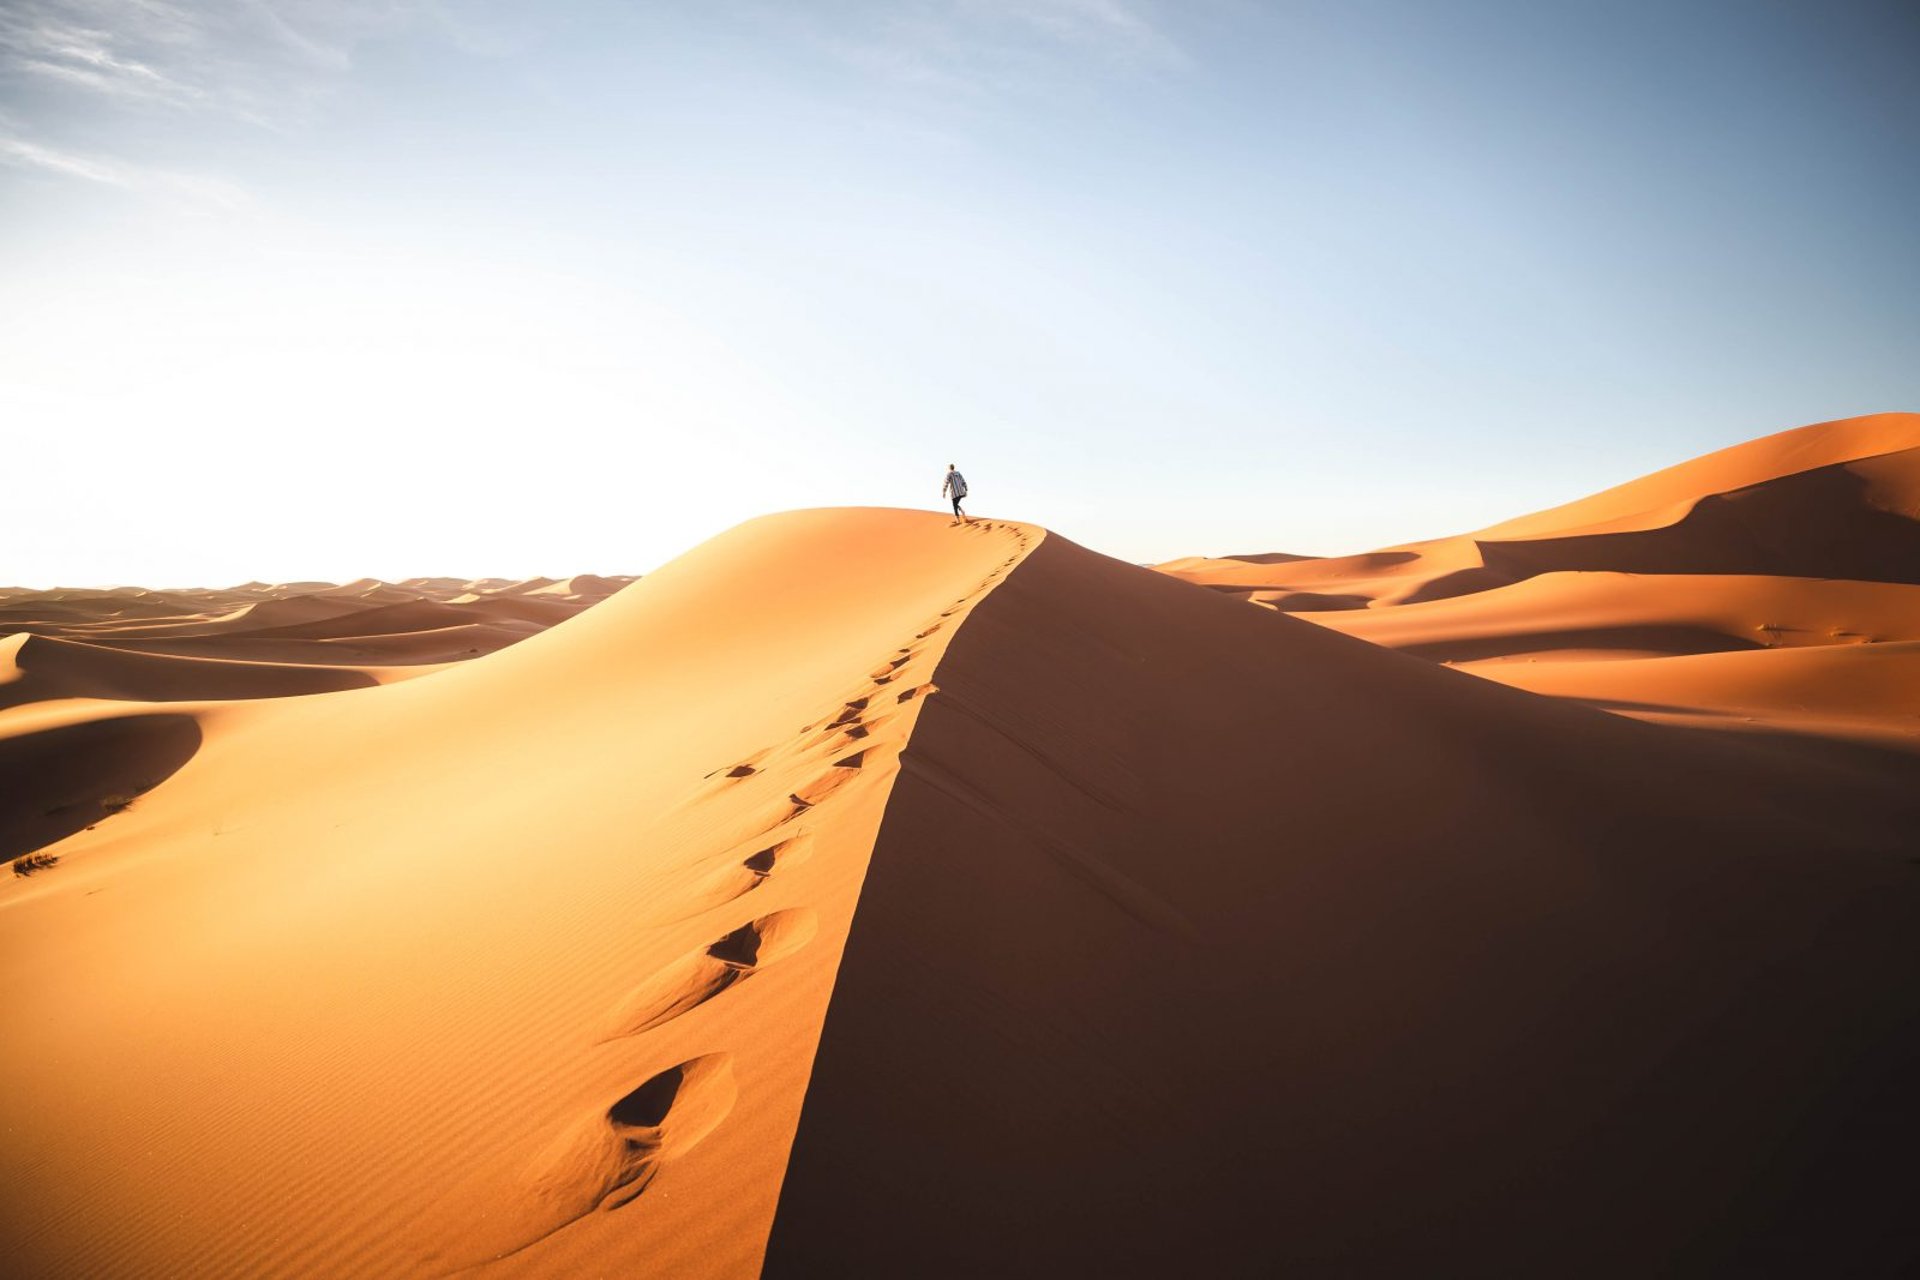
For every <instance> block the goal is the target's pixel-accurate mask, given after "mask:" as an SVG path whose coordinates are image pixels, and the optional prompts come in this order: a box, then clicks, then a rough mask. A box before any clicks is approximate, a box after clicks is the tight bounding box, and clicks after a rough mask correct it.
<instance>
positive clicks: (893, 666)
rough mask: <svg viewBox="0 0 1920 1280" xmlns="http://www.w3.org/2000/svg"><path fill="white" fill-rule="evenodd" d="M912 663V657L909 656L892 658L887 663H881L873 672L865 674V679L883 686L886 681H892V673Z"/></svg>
mask: <svg viewBox="0 0 1920 1280" xmlns="http://www.w3.org/2000/svg"><path fill="white" fill-rule="evenodd" d="M912 661H913V657H912V655H910V654H909V655H905V656H902V657H898V658H894V659H892V660H891V661H888V662H883V663H881V664H880V665H879V666H877V667H875V668H874V669H873V670H871V671H869V672H867V679H869V680H873V681H876V682H879V683H883V684H884V683H885V682H886V681H888V680H891V679H893V675H894V672H896V671H898V670H899V669H900V668H901V667H904V666H906V665H907V664H908V663H909V662H912Z"/></svg>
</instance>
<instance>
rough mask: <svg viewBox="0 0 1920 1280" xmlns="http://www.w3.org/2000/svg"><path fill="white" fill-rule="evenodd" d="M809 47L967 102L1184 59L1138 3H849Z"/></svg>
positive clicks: (821, 25) (813, 25)
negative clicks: (1093, 71) (1103, 72)
mask: <svg viewBox="0 0 1920 1280" xmlns="http://www.w3.org/2000/svg"><path fill="white" fill-rule="evenodd" d="M809 28H810V32H809V33H810V35H811V38H812V40H813V43H814V44H815V45H816V46H817V47H820V48H823V49H825V50H826V51H828V52H829V53H831V54H832V55H833V56H835V57H836V58H838V59H839V60H840V61H842V62H844V63H847V64H848V65H849V66H851V67H852V68H854V69H855V70H857V71H860V72H863V73H866V74H869V75H872V76H875V77H876V78H879V79H881V80H884V81H887V82H889V83H892V84H894V85H896V86H897V87H900V88H904V89H909V90H915V91H919V92H931V93H936V94H939V95H941V96H945V97H950V98H957V99H969V98H985V97H989V96H993V97H998V96H1004V95H1006V94H1009V93H1026V92H1031V91H1035V90H1041V89H1045V88H1046V87H1048V86H1050V85H1051V84H1053V83H1055V82H1057V81H1059V80H1060V79H1062V78H1065V77H1073V76H1079V75H1084V74H1085V73H1086V72H1087V71H1088V70H1089V69H1090V68H1096V69H1104V70H1111V71H1120V72H1132V73H1140V72H1160V71H1169V70H1179V69H1182V68H1185V67H1186V66H1188V65H1189V61H1190V60H1189V59H1188V57H1187V55H1186V53H1185V52H1184V50H1182V49H1181V47H1180V45H1179V44H1178V43H1177V42H1176V41H1175V40H1174V38H1173V37H1172V36H1171V35H1170V34H1168V32H1167V31H1166V30H1165V28H1164V27H1163V26H1162V25H1161V23H1160V22H1159V21H1158V20H1157V19H1156V16H1155V13H1154V11H1153V10H1152V9H1150V8H1149V7H1148V6H1147V5H1145V4H1143V3H1141V2H1140V0H917V2H912V3H886V4H877V5H876V4H865V3H862V4H855V5H852V6H848V7H845V8H841V9H838V10H837V11H835V12H833V13H832V14H831V15H829V16H820V15H815V16H814V17H813V18H812V19H811V21H810V23H809Z"/></svg>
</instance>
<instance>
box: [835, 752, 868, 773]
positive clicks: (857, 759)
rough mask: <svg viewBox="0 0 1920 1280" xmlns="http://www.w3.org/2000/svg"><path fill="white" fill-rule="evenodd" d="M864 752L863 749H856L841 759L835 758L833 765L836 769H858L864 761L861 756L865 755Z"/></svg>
mask: <svg viewBox="0 0 1920 1280" xmlns="http://www.w3.org/2000/svg"><path fill="white" fill-rule="evenodd" d="M866 754H867V753H866V752H865V751H864V750H863V751H856V752H854V753H853V754H852V755H850V756H846V757H844V758H842V759H839V760H835V761H834V762H833V767H834V768H836V769H858V768H859V767H860V766H861V764H862V763H863V762H864V760H863V758H864V757H865V756H866Z"/></svg>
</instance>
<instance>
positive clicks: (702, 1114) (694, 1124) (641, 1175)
mask: <svg viewBox="0 0 1920 1280" xmlns="http://www.w3.org/2000/svg"><path fill="white" fill-rule="evenodd" d="M738 1097H739V1088H738V1087H737V1086H736V1085H735V1084H734V1081H733V1057H732V1055H731V1054H726V1053H709V1054H706V1055H704V1056H703V1057H698V1058H689V1059H688V1060H687V1061H685V1062H683V1063H681V1064H680V1065H679V1066H676V1067H668V1068H667V1069H666V1070H665V1071H662V1072H661V1073H660V1074H658V1075H656V1076H653V1077H651V1078H649V1079H648V1080H647V1081H646V1082H644V1083H643V1084H641V1085H640V1086H639V1087H638V1088H636V1089H634V1090H633V1091H632V1092H630V1093H628V1094H626V1095H624V1096H623V1097H621V1098H620V1099H619V1100H618V1101H616V1102H615V1103H614V1104H613V1105H612V1106H610V1107H608V1108H607V1109H606V1111H605V1112H604V1113H603V1114H599V1115H594V1116H591V1117H589V1118H588V1119H587V1120H585V1121H583V1122H582V1123H580V1124H579V1125H576V1126H575V1127H574V1128H573V1129H571V1130H569V1131H568V1132H566V1133H564V1134H562V1135H561V1136H560V1137H559V1138H558V1139H556V1140H555V1141H554V1143H553V1144H552V1145H551V1146H549V1147H548V1148H547V1149H546V1150H545V1151H543V1152H541V1153H540V1155H539V1156H538V1157H536V1158H535V1159H534V1160H533V1162H532V1163H531V1165H530V1166H529V1167H528V1170H527V1181H528V1183H529V1187H528V1191H529V1194H530V1197H531V1199H532V1200H533V1201H534V1202H535V1203H537V1204H539V1205H541V1206H542V1207H543V1208H545V1209H546V1210H547V1211H548V1212H547V1213H545V1214H543V1215H542V1216H543V1217H544V1218H545V1219H546V1220H547V1222H549V1223H551V1225H549V1226H548V1227H547V1229H546V1230H545V1231H542V1232H541V1233H540V1236H538V1237H536V1239H541V1238H544V1237H546V1236H549V1235H551V1234H553V1233H554V1232H555V1231H558V1230H559V1229H560V1228H561V1227H564V1226H566V1225H567V1224H568V1223H570V1222H573V1221H575V1220H576V1219H579V1218H584V1217H586V1216H587V1215H588V1214H589V1213H593V1212H594V1211H596V1210H612V1209H618V1208H620V1207H621V1206H622V1205H627V1204H631V1203H633V1201H634V1200H636V1199H637V1198H639V1196H640V1195H641V1193H643V1192H644V1191H646V1189H647V1187H648V1186H649V1185H650V1184H651V1183H652V1182H653V1180H654V1179H655V1178H656V1177H658V1176H659V1174H660V1170H661V1169H662V1168H663V1167H665V1166H666V1165H667V1164H668V1163H669V1162H670V1161H672V1160H674V1159H676V1158H678V1157H680V1156H683V1155H685V1154H686V1153H687V1152H689V1151H691V1150H693V1148H694V1147H696V1146H698V1145H699V1144H700V1141H701V1139H703V1138H705V1137H706V1136H707V1135H708V1134H710V1133H712V1132H713V1131H714V1129H715V1128H717V1127H718V1126H719V1124H720V1122H721V1121H722V1120H724V1119H726V1116H727V1112H729V1111H731V1110H732V1109H733V1104H734V1100H735V1099H736V1098H738ZM527 1243H529V1244H531V1243H533V1241H528V1242H527ZM523 1247H524V1246H523Z"/></svg>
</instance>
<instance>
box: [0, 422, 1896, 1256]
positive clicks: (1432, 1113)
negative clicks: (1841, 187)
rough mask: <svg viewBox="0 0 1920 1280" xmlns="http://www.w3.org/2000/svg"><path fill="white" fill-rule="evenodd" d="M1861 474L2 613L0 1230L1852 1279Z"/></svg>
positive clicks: (1890, 823) (1801, 431)
mask: <svg viewBox="0 0 1920 1280" xmlns="http://www.w3.org/2000/svg"><path fill="white" fill-rule="evenodd" d="M1916 460H1920V414H1882V415H1876V416H1874V417H1870V418H1860V419H1850V420H1842V421H1837V422H1829V423H1821V424H1816V425H1813V426H1808V427H1803V428H1797V429H1794V430H1790V431H1786V432H1782V433H1778V434H1775V435H1771V436H1766V437H1761V438H1758V439H1756V440H1754V441H1752V442H1750V443H1748V444H1745V445H1740V446H1736V447H1734V448H1732V449H1728V450H1723V451H1721V452H1719V453H1716V454H1713V455H1709V456H1706V457H1703V458H1697V459H1693V460H1689V461H1684V462H1680V463H1678V464H1677V465H1675V466H1673V467H1671V468H1669V469H1667V470H1664V471H1661V472H1658V473H1656V474H1653V475H1650V476H1648V477H1645V478H1643V479H1641V480H1638V481H1634V482H1631V483H1629V484H1626V485H1622V486H1619V487H1616V488H1614V489H1611V490H1608V491H1605V492H1603V493H1600V494H1596V495H1595V496H1593V497H1591V498H1588V499H1585V500H1581V501H1578V502H1575V503H1572V504H1569V505H1566V506H1562V507H1558V508H1554V509H1550V510H1546V511H1542V512H1538V513H1535V514H1533V515H1530V516H1522V517H1516V518H1514V519H1512V520H1509V521H1506V522H1503V523H1501V524H1499V525H1496V526H1493V527H1492V528H1490V529H1489V530H1486V531H1484V532H1482V533H1477V534H1471V535H1462V536H1454V537H1443V538H1440V539H1437V540H1433V541H1430V542H1425V543H1414V544H1408V545H1405V546H1402V547H1397V548H1383V549H1381V550H1378V551H1374V552H1367V553H1360V554H1356V555H1350V556H1343V557H1334V558H1328V559H1314V558H1306V557H1299V556H1295V555H1292V554H1286V553H1255V554H1249V555H1245V556H1241V557H1234V558H1206V557H1191V558H1187V559H1183V560H1176V561H1171V562H1168V563H1165V564H1162V565H1159V566H1157V567H1151V568H1150V567H1143V566H1138V565H1133V564H1129V563H1126V562H1123V561H1119V560H1114V559H1111V558H1109V557H1106V556H1102V555H1099V554H1097V553H1096V552H1093V551H1090V550H1087V549H1084V548H1082V547H1080V546H1077V545H1075V544H1074V543H1072V542H1070V541H1068V540H1067V539H1065V538H1063V537H1061V536H1059V535H1058V534H1054V533H1050V532H1048V531H1047V530H1045V529H1044V528H1042V527H1040V526H1038V525H1033V524H1027V523H1021V522H1017V521H1009V520H1007V519H1004V518H1002V517H1000V516H998V515H995V514H988V513H985V512H982V513H977V514H976V513H969V514H967V515H966V516H964V517H955V516H954V515H952V514H951V513H948V512H944V511H943V512H931V511H926V510H920V511H909V510H903V509H882V508H864V509H862V508H837V509H822V510H805V511H795V512H786V513H781V514H776V515H769V516H766V517H762V518H760V519H757V520H754V521H750V522H749V523H747V524H745V525H742V526H740V527H738V528H736V529H733V530H731V531H729V532H727V533H725V534H722V535H721V536H719V537H717V538H715V539H712V540H711V541H709V542H706V543H702V544H701V545H699V546H697V547H694V548H692V549H690V550H689V551H687V552H686V553H685V554H683V555H681V556H679V557H677V558H676V559H674V560H673V561H671V562H669V563H668V564H666V565H664V566H662V567H661V568H660V569H658V570H657V571H655V572H653V573H650V574H647V575H644V576H641V577H637V578H631V579H623V578H618V577H612V578H609V577H593V576H582V577H578V578H573V579H557V580H556V579H535V580H529V581H523V582H518V583H513V582H505V581H490V582H489V581H476V580H451V579H447V580H430V579H416V580H412V581H410V582H407V583H404V584H387V583H380V582H377V581H374V580H361V581H357V582H353V583H349V584H345V585H340V586H331V585H322V584H312V583H303V584H292V585H290V586H266V585H264V584H247V585H246V586H243V587H240V588H233V589H228V590H220V591H207V592H198V593H196V592H190V591H178V590H176V591H172V592H164V593H163V592H143V591H138V590H126V589H121V590H113V591H97V592H86V591H74V590H69V591H57V592H41V593H22V592H7V593H4V594H0V630H5V631H7V632H9V633H10V635H9V636H8V638H7V639H6V640H5V641H4V642H0V653H3V654H4V655H5V658H6V661H7V667H6V668H5V669H4V670H0V770H4V773H5V775H6V776H7V778H8V780H9V785H8V786H7V787H6V788H5V790H4V795H5V797H6V800H5V805H4V812H0V840H3V841H4V848H5V852H6V855H7V856H8V858H9V859H10V860H11V862H12V866H13V870H14V875H12V876H9V877H5V878H4V880H3V881H0V938H3V939H4V941H0V965H3V966H4V968H3V969H0V974H3V975H4V979H5V984H6V987H7V989H8V991H9V993H10V994H9V997H8V1000H7V1001H6V1003H5V1013H4V1019H5V1022H6V1024H7V1038H8V1043H9V1044H12V1045H15V1046H18V1047H21V1048H23V1049H25V1050H26V1052H21V1053H16V1054H13V1055H9V1056H8V1058H7V1060H6V1062H5V1064H4V1066H0V1097H5V1098H6V1100H7V1101H6V1115H7V1133H8V1139H7V1142H6V1144H5V1148H4V1152H0V1160H4V1166H5V1167H4V1174H3V1176H4V1178H5V1180H6V1183H7V1185H8V1186H9V1187H11V1188H13V1189H14V1191H15V1196H14V1198H13V1204H14V1205H15V1208H14V1209H13V1210H11V1211H10V1212H9V1213H8V1215H7V1220H8V1227H7V1231H8V1235H9V1237H10V1240H11V1247H12V1249H13V1252H14V1257H15V1259H16V1264H17V1265H19V1266H21V1267H23V1268H25V1271H24V1272H23V1273H30V1274H40V1275H64V1274H89V1275H92V1274H101V1275H146V1274H194V1275H204V1276H213V1275H228V1274H232V1275H263V1274H328V1275H349V1274H354V1275H358V1274H365V1275H395V1274H421V1275H446V1274H480V1273H484V1274H489V1275H491V1274H500V1275H585V1274H601V1275H682V1274H685V1275H696V1274H697V1275H755V1274H768V1275H821V1274H859V1275H865V1274H873V1275H883V1274H901V1273H903V1272H904V1273H923V1274H954V1275H970V1274H984V1273H987V1272H989V1271H993V1270H998V1269H1011V1270H1013V1271H1015V1272H1019V1273H1040V1272H1067V1273H1077V1274H1090V1273H1102V1274H1112V1273H1128V1274H1165V1273H1168V1272H1171V1271H1175V1270H1179V1269H1181V1268H1184V1267H1187V1266H1191V1265H1194V1264H1195V1263H1196V1262H1205V1263H1207V1264H1209V1265H1224V1266H1226V1267H1227V1268H1228V1269H1230V1270H1238V1269H1241V1268H1242V1267H1244V1266H1246V1265H1247V1264H1248V1263H1249V1262H1250V1260H1252V1259H1256V1258H1257V1259H1269V1258H1286V1259H1294V1260H1296V1265H1299V1266H1303V1267H1305V1268H1306V1269H1307V1270H1309V1271H1314V1270H1318V1269H1322V1268H1325V1269H1328V1270H1330V1271H1333V1272H1338V1273H1340V1274H1407V1273H1418V1272H1421V1271H1423V1270H1426V1269H1427V1268H1429V1267H1430V1266H1432V1265H1434V1263H1435V1260H1436V1259H1441V1258H1446V1259H1452V1260H1454V1261H1459V1260H1465V1259H1471V1260H1472V1263H1473V1267H1474V1269H1476V1270H1483V1271H1486V1272H1488V1273H1497V1274H1523V1273H1533V1274H1538V1273H1541V1272H1543V1271H1552V1272H1558V1273H1562V1274H1621V1273H1625V1272H1639V1271H1642V1270H1646V1269H1650V1268H1658V1267H1664V1266H1667V1265H1669V1264H1671V1263H1673V1262H1674V1260H1676V1259H1678V1260H1682V1261H1681V1263H1680V1265H1681V1269H1682V1270H1685V1271H1689V1272H1702V1273H1706V1272H1711V1273H1715V1274H1722V1273H1724V1274H1735V1273H1739V1274H1756V1273H1761V1272H1766V1273H1805V1272H1806V1271H1810V1270H1841V1271H1853V1272H1856V1273H1863V1274H1864V1273H1874V1272H1877V1271H1879V1270H1880V1269H1881V1268H1883V1267H1887V1266H1888V1264H1890V1263H1893V1262H1895V1261H1897V1260H1898V1259H1901V1258H1905V1257H1909V1256H1911V1255H1910V1253H1909V1250H1910V1248H1911V1245H1912V1243H1913V1237H1912V1233H1911V1229H1910V1227H1909V1225H1908V1215H1906V1213H1905V1211H1904V1201H1905V1198H1906V1197H1905V1194H1904V1185H1905V1179H1904V1176H1903V1174H1902V1172H1901V1170H1902V1169H1903V1168H1904V1160H1905V1150H1906V1146H1907V1140H1908V1139H1909V1138H1910V1137H1911V1136H1912V1133H1913V1127H1912V1124H1911V1116H1912V1109H1911V1106H1910V1104H1909V1103H1907V1102H1906V1101H1905V1094H1906V1093H1907V1090H1906V1087H1905V1085H1906V1081H1907V1078H1908V1076H1907V1070H1908V1068H1909V1067H1910V1066H1911V1065H1912V1063H1913V1062H1914V1061H1915V1059H1916V1056H1917V1055H1920V1019H1916V1018H1915V1017H1914V1013H1915V1008H1914V992H1915V990H1917V989H1920V987H1917V986H1916V980H1920V953H1916V951H1915V949H1914V948H1913V946H1912V939H1913V938H1914V936H1916V934H1915V931H1916V926H1920V899H1917V898H1916V889H1917V888H1920V886H1917V885H1916V883H1915V879H1914V877H1915V876H1916V874H1920V840H1917V839H1916V836H1915V834H1914V833H1915V831H1916V829H1920V828H1916V825H1915V824H1916V822H1920V555H1916V554H1915V551H1916V549H1920V533H1914V532H1912V531H1913V530H1915V529H1920V525H1917V524H1916V523H1915V513H1916V512H1920V461H1916ZM187 921H191V922H193V924H192V927H191V928H186V929H183V928H182V924H183V922H187ZM129 1063H138V1064H139V1076H138V1080H137V1082H136V1085H135V1087H134V1088H133V1089H132V1090H131V1091H130V1090H129V1087H128V1081H127V1079H126V1077H125V1070H124V1068H125V1067H126V1066H127V1064H129ZM130 1135H131V1136H130ZM114 1153H118V1154H114ZM1442 1171H1444V1176H1443V1177H1437V1175H1439V1174H1440V1173H1441V1172H1442ZM1436 1179H1437V1180H1436ZM29 1204H30V1205H31V1206H32V1208H31V1212H30V1213H29V1212H24V1211H23V1208H24V1206H26V1205H29ZM1039 1205H1044V1206H1046V1211H1045V1212H1043V1213H1036V1212H1035V1207H1036V1206H1039ZM1383 1215H1386V1216H1387V1217H1388V1218H1389V1219H1390V1220H1391V1222H1392V1224H1393V1229H1392V1230H1391V1231H1383V1230H1382V1229H1381V1228H1382V1220H1383ZM1451 1267H1452V1263H1451V1262H1450V1263H1448V1266H1447V1269H1451ZM1892 1269H1895V1270H1897V1269H1898V1268H1897V1267H1894V1268H1892Z"/></svg>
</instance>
